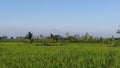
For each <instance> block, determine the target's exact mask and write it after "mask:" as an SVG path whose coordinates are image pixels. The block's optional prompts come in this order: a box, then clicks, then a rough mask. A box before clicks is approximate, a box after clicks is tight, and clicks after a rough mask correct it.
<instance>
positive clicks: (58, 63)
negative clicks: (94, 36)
mask: <svg viewBox="0 0 120 68" xmlns="http://www.w3.org/2000/svg"><path fill="white" fill-rule="evenodd" d="M0 68H120V47H107V46H105V45H103V44H100V43H97V44H96V43H94V44H91V43H69V44H65V45H63V46H42V45H41V46H36V45H35V44H27V45H25V44H23V43H18V42H16V43H13V42H6V43H5V42H3V43H0Z"/></svg>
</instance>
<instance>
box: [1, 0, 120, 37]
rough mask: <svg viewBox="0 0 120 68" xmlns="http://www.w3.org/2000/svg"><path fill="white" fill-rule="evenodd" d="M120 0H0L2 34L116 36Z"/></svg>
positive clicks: (119, 22)
mask: <svg viewBox="0 0 120 68" xmlns="http://www.w3.org/2000/svg"><path fill="white" fill-rule="evenodd" d="M118 25H120V0H0V36H1V35H11V36H16V35H24V34H26V33H27V32H28V31H31V32H33V33H35V34H36V35H39V34H48V33H54V34H65V33H66V32H69V33H71V34H76V33H78V34H81V35H82V34H84V33H85V32H89V33H90V34H91V35H96V36H111V35H114V36H117V34H116V33H115V32H116V30H117V29H118Z"/></svg>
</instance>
